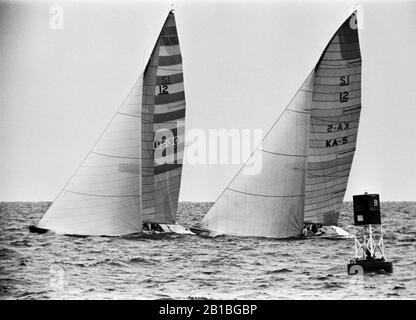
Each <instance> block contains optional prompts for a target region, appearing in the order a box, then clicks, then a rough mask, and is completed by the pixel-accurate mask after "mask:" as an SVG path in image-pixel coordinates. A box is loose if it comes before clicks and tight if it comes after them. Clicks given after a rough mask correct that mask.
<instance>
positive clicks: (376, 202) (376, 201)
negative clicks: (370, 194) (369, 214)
mask: <svg viewBox="0 0 416 320" xmlns="http://www.w3.org/2000/svg"><path fill="white" fill-rule="evenodd" d="M374 206H375V207H377V206H378V200H377V199H374Z"/></svg>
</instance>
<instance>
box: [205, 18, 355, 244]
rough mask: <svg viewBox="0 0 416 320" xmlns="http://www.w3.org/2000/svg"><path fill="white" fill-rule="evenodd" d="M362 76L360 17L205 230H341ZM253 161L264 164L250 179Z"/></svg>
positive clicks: (340, 36) (339, 36) (333, 45)
mask: <svg viewBox="0 0 416 320" xmlns="http://www.w3.org/2000/svg"><path fill="white" fill-rule="evenodd" d="M360 74H361V56H360V50H359V44H358V32H357V25H356V15H355V13H353V14H352V15H351V16H350V17H349V18H348V19H347V20H346V21H345V22H344V23H343V24H342V26H341V27H340V29H339V30H338V31H337V32H336V34H335V35H334V36H333V38H332V39H331V41H330V43H329V44H328V45H327V47H326V49H325V50H324V52H323V54H322V56H321V58H320V60H319V62H318V64H317V65H316V67H315V68H314V70H313V71H312V72H311V74H310V75H309V76H308V77H307V79H306V80H305V82H304V83H303V85H302V86H301V88H300V89H299V90H298V92H297V93H296V95H295V97H294V98H293V99H292V101H291V102H290V103H289V105H288V106H287V107H286V108H285V109H284V111H283V113H282V114H281V115H280V117H279V118H278V119H277V121H276V122H275V124H274V125H273V127H272V128H271V130H270V131H269V132H268V133H267V135H266V136H265V137H264V139H263V141H262V144H261V145H260V146H259V147H258V148H256V149H255V151H254V153H253V154H252V156H251V157H250V159H249V160H248V161H247V162H246V164H245V165H243V167H242V168H241V169H240V171H238V173H237V174H236V176H235V177H234V178H233V179H232V181H231V182H230V183H229V185H228V186H227V187H226V188H225V190H224V191H223V192H222V193H221V194H220V196H219V198H218V199H217V201H216V202H215V203H214V205H213V206H212V208H211V209H210V210H209V212H208V213H207V215H206V216H205V217H204V218H203V220H202V222H201V227H203V228H206V229H208V230H210V231H212V232H213V233H216V234H231V235H239V236H260V237H274V238H287V237H292V236H298V235H300V234H301V233H302V228H303V223H304V222H310V223H319V224H336V223H337V219H338V212H339V209H340V206H341V204H342V200H343V197H344V193H345V189H346V185H347V182H348V175H349V170H350V168H351V163H352V160H353V156H354V150H355V144H356V136H357V130H358V121H359V115H360V108H361V102H360V96H361V90H360V88H361V83H360ZM252 161H261V163H262V170H261V172H260V173H259V174H257V175H245V174H244V171H245V170H244V168H245V167H246V166H248V165H249V164H250V163H252Z"/></svg>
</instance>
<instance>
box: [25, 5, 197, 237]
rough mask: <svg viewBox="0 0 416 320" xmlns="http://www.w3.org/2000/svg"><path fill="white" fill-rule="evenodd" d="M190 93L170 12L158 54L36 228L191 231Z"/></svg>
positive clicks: (89, 231)
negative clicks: (185, 217)
mask: <svg viewBox="0 0 416 320" xmlns="http://www.w3.org/2000/svg"><path fill="white" fill-rule="evenodd" d="M184 120H185V92H184V83H183V72H182V56H181V52H180V47H179V40H178V34H177V30H176V21H175V16H174V13H173V11H170V12H169V14H168V16H167V18H166V21H165V23H164V25H163V28H162V30H161V32H160V34H159V36H158V39H157V41H156V44H155V46H154V48H153V51H152V54H151V56H150V59H149V61H148V63H147V65H146V67H145V69H144V72H143V73H142V74H141V75H140V77H139V78H138V80H137V81H136V83H135V84H134V86H133V88H132V89H131V91H130V93H129V94H128V96H127V97H126V98H125V100H124V101H123V103H122V105H121V106H120V108H119V109H118V111H117V112H116V113H115V115H114V117H113V118H112V120H111V121H110V123H109V124H108V125H107V127H106V128H105V130H104V132H103V133H102V135H101V136H100V137H99V138H98V140H97V142H96V143H95V145H94V146H93V147H92V148H91V150H90V151H89V152H88V154H87V156H86V157H85V158H84V160H83V161H82V163H81V164H80V166H79V168H78V169H77V170H76V172H75V173H74V175H73V176H72V177H71V179H70V180H69V181H68V183H67V184H66V185H65V187H64V188H63V189H62V190H61V192H60V193H59V194H58V196H57V198H56V199H55V201H54V202H53V204H52V205H51V207H50V208H49V210H48V211H47V212H46V213H45V214H44V216H43V217H42V218H41V220H40V221H39V223H38V224H37V225H36V226H30V227H29V229H30V231H32V232H38V233H44V232H46V231H48V230H51V231H54V232H55V233H58V234H70V235H106V236H119V235H127V234H132V233H141V232H143V231H146V230H147V231H149V232H150V231H156V232H175V233H191V232H190V231H189V230H188V229H187V228H185V227H182V226H180V225H177V224H175V221H176V211H177V208H178V197H179V190H180V184H181V174H182V159H183V153H184V144H185V143H184V134H185V131H184Z"/></svg>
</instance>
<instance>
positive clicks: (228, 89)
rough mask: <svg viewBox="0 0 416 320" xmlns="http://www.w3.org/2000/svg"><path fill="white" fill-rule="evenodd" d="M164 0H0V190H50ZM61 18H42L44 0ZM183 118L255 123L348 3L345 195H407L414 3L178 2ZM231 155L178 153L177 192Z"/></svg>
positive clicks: (194, 197)
mask: <svg viewBox="0 0 416 320" xmlns="http://www.w3.org/2000/svg"><path fill="white" fill-rule="evenodd" d="M171 2H172V1H170V0H167V1H159V2H156V1H135V2H133V1H125V2H120V1H90V2H86V3H85V2H81V1H72V2H63V1H58V0H57V1H41V2H37V3H33V2H22V1H13V2H12V4H10V3H9V2H5V1H1V2H0V3H1V5H0V200H2V201H42V200H53V199H54V198H55V196H56V194H57V193H58V192H59V191H60V189H61V188H62V187H63V186H64V184H65V183H66V181H67V180H68V178H69V177H70V176H71V174H72V173H73V171H74V170H75V169H76V168H77V166H78V164H79V162H80V161H81V160H82V158H83V157H84V156H85V154H86V153H87V152H88V150H89V149H90V148H91V146H92V145H93V144H94V142H95V140H96V138H97V137H98V135H99V134H100V133H101V131H102V130H103V128H104V127H105V125H106V124H107V122H108V121H109V120H110V118H111V117H112V115H113V113H114V112H115V111H116V110H117V108H118V106H119V105H120V103H121V101H122V100H123V98H124V97H125V96H126V94H127V93H128V91H129V90H130V88H131V86H132V85H133V83H134V82H135V79H136V78H137V77H138V76H139V74H140V73H141V72H142V70H143V67H144V65H145V63H146V61H147V59H148V56H149V54H150V52H151V50H152V48H153V45H154V42H155V40H156V38H157V35H158V33H159V31H160V28H161V26H162V24H163V21H164V19H165V18H166V15H167V13H168V11H169V9H170V4H171ZM54 4H58V5H60V6H61V7H62V8H63V9H64V29H62V30H53V29H51V28H50V26H49V19H50V17H51V15H50V13H49V9H50V6H51V5H54ZM175 4H176V11H175V14H176V20H177V25H178V33H179V40H180V44H181V49H182V55H183V61H184V62H183V68H184V78H185V92H186V98H187V119H186V129H187V130H189V129H194V128H200V129H203V130H205V131H206V132H207V130H208V129H219V128H226V129H231V128H237V129H243V128H244V129H248V128H251V129H263V130H264V131H266V130H267V129H268V128H269V127H270V126H271V125H272V124H273V122H274V121H275V119H276V118H277V117H278V115H279V114H280V112H281V111H282V109H283V108H284V107H285V106H286V105H287V103H288V102H289V101H290V99H291V98H292V96H293V95H294V94H295V92H296V90H297V89H298V87H299V86H300V84H301V83H302V82H303V80H304V79H305V78H306V76H307V75H308V73H309V72H310V70H311V69H312V68H313V66H314V65H315V63H316V62H317V60H318V58H319V56H320V54H321V52H322V50H323V49H324V48H325V46H326V44H327V43H328V41H329V40H330V38H331V36H332V35H333V33H334V32H335V31H336V29H337V28H338V27H339V26H340V24H341V23H342V22H343V21H344V20H345V19H346V17H347V16H348V15H349V14H350V13H351V11H352V8H353V6H354V5H355V4H359V5H360V6H361V9H362V12H361V14H362V18H363V22H364V28H363V29H362V30H359V36H360V42H361V51H362V59H363V71H362V74H363V76H362V113H361V122H360V128H359V132H358V144H357V151H356V154H355V159H354V163H353V167H352V170H351V175H350V179H349V184H348V189H347V193H346V196H345V200H346V201H351V200H352V194H356V193H361V192H363V191H364V190H367V191H369V192H374V193H380V194H381V200H384V201H387V200H389V201H394V200H416V165H415V164H416V142H415V137H416V133H415V123H416V94H415V92H416V89H415V82H416V81H415V79H416V62H415V57H416V43H415V39H416V2H412V1H384V2H382V1H319V2H316V1H273V2H272V1H254V0H253V1H231V0H229V1H190V0H189V1H175ZM239 167H240V165H236V164H234V165H209V164H207V165H189V164H186V163H185V166H184V171H183V180H182V189H181V195H180V200H182V201H185V200H190V201H212V200H215V198H216V197H217V196H218V194H219V193H220V192H221V191H222V189H223V188H224V187H225V185H226V184H227V183H228V182H229V180H230V179H231V177H232V176H233V175H234V174H235V172H236V171H237V170H238V168H239Z"/></svg>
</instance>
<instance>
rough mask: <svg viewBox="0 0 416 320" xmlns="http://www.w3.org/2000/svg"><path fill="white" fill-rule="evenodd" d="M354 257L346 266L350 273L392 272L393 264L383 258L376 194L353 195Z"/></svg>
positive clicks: (378, 201) (378, 204)
mask: <svg viewBox="0 0 416 320" xmlns="http://www.w3.org/2000/svg"><path fill="white" fill-rule="evenodd" d="M353 204H354V231H355V232H354V236H355V237H354V242H355V258H354V259H352V260H351V261H350V263H349V264H348V266H347V272H348V274H350V275H353V274H356V273H357V272H359V271H362V273H365V272H375V271H380V270H384V271H385V272H387V273H392V272H393V264H392V263H391V262H388V261H385V259H384V242H383V229H382V226H381V215H380V197H379V195H378V194H368V193H367V192H365V193H364V194H361V195H355V196H353Z"/></svg>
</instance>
